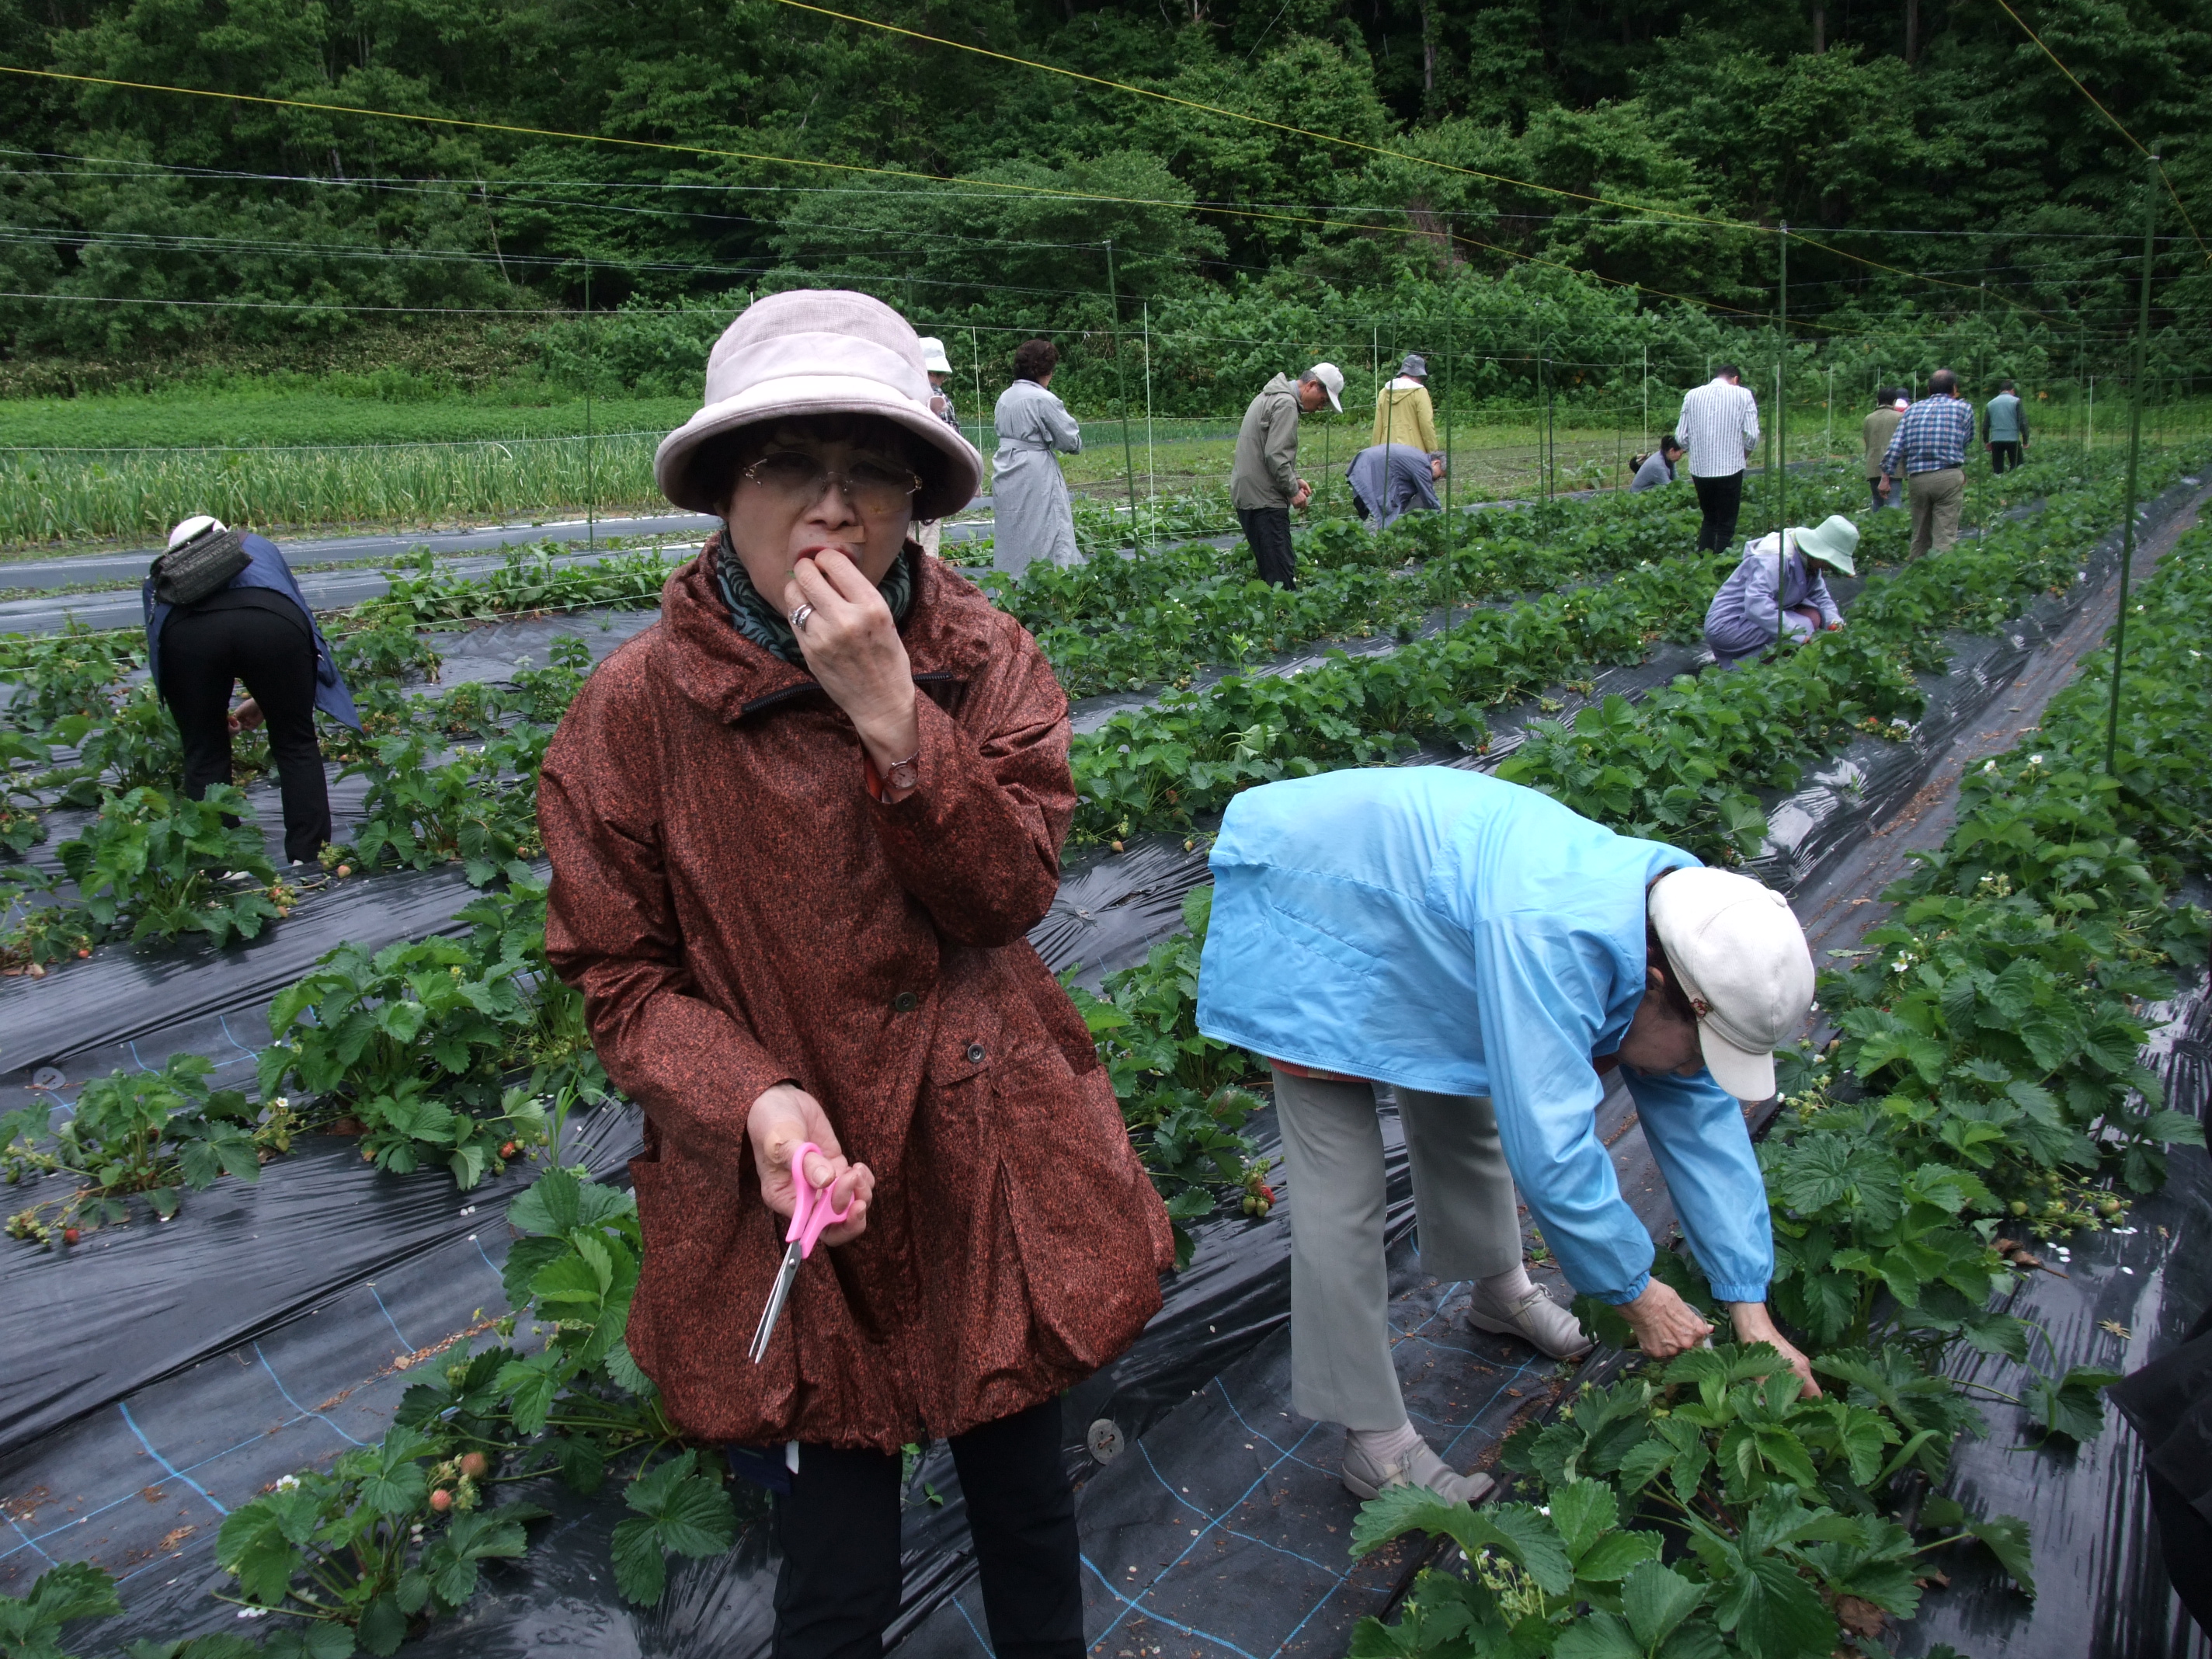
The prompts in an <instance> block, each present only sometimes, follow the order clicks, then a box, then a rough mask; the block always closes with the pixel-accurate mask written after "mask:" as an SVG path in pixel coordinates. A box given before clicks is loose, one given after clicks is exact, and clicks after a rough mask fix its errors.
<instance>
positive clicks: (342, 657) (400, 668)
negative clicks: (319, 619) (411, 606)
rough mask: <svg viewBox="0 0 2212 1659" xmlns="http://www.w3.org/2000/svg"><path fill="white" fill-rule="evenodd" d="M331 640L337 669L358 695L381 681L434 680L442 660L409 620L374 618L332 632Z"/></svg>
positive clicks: (435, 648) (393, 682)
mask: <svg viewBox="0 0 2212 1659" xmlns="http://www.w3.org/2000/svg"><path fill="white" fill-rule="evenodd" d="M330 641H331V656H332V657H333V658H334V659H336V660H337V666H338V672H339V673H340V674H342V675H343V676H344V677H345V682H346V684H347V686H348V687H349V688H350V689H351V690H353V691H354V693H355V694H356V696H358V695H359V694H360V692H361V691H362V688H363V687H365V686H367V685H369V684H374V683H376V682H379V681H382V682H388V683H391V684H398V683H399V682H400V681H403V680H409V679H424V680H435V679H436V678H438V667H439V665H440V663H441V660H442V659H441V658H440V656H439V655H438V651H437V647H435V646H433V645H432V644H431V643H430V642H429V641H428V640H426V639H424V638H423V637H422V635H421V634H420V633H418V632H417V631H416V629H415V627H414V625H413V624H412V623H406V622H398V621H375V622H372V623H369V624H368V626H366V627H357V628H349V629H340V630H338V631H337V632H335V633H332V634H331V635H330Z"/></svg>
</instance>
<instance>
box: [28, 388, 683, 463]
mask: <svg viewBox="0 0 2212 1659" xmlns="http://www.w3.org/2000/svg"><path fill="white" fill-rule="evenodd" d="M697 407H698V404H696V403H695V402H693V401H691V400H690V399H689V398H617V399H611V400H605V401H599V400H594V402H593V404H592V428H593V429H594V430H596V431H599V432H646V431H650V432H653V433H654V434H655V435H659V434H660V433H663V432H665V431H667V430H668V429H669V428H671V427H673V426H677V425H679V424H681V423H682V422H683V421H684V419H685V417H686V416H689V415H690V413H691V412H692V411H693V410H696V408H697ZM583 429H584V400H583V399H582V398H564V399H562V400H560V401H557V402H531V401H527V400H526V399H525V398H522V397H520V396H514V397H497V396H490V395H484V396H477V397H466V396H455V397H447V398H425V399H422V400H420V401H412V400H407V401H395V400H388V399H385V398H354V397H340V396H334V395H331V394H329V393H323V392H161V393H158V394H155V395H153V396H149V397H134V398H8V399H0V447H7V448H17V447H55V448H106V447H118V448H126V449H128V448H139V447H151V448H169V447H193V446H202V445H213V446H226V445H236V444H255V445H263V444H266V445H298V444H331V445H337V444H392V443H453V442H459V441H469V440H482V439H487V438H489V439H498V438H550V437H567V436H568V435H571V434H575V433H580V432H582V431H583Z"/></svg>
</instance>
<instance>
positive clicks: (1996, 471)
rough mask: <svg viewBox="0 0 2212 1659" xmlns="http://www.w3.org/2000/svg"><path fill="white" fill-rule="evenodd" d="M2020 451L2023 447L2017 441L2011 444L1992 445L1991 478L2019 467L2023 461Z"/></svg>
mask: <svg viewBox="0 0 2212 1659" xmlns="http://www.w3.org/2000/svg"><path fill="white" fill-rule="evenodd" d="M2020 451H2021V445H2020V442H2019V441H2018V440H2016V439H2015V441H2012V442H2010V443H1997V444H1991V445H1990V477H1998V476H1999V475H2001V474H2002V473H2004V472H2007V471H2010V470H2011V469H2012V468H2014V467H2015V466H2018V465H2020V464H2021V453H2020Z"/></svg>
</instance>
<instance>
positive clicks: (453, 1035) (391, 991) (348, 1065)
mask: <svg viewBox="0 0 2212 1659" xmlns="http://www.w3.org/2000/svg"><path fill="white" fill-rule="evenodd" d="M459 920H460V921H465V922H468V923H469V924H471V931H470V933H469V935H468V937H467V938H465V939H424V940H421V941H419V942H416V943H405V942H403V943H400V944H397V945H387V946H386V947H385V948H384V949H383V950H381V951H376V952H375V953H374V954H371V953H370V952H368V951H365V950H363V949H362V947H361V946H360V945H339V946H338V947H337V949H336V950H334V951H330V952H329V953H328V954H326V955H325V956H324V957H322V958H321V959H320V960H319V962H318V963H317V965H316V968H315V970H314V971H313V973H310V974H309V975H307V977H306V978H304V979H302V980H301V981H298V982H297V983H296V984H294V985H292V986H290V987H288V988H287V989H286V990H284V991H283V993H281V994H279V995H278V996H277V998H276V1001H275V1003H274V1004H272V1005H271V1006H270V1012H269V1029H270V1039H271V1040H270V1045H269V1047H267V1048H264V1049H263V1050H262V1051H261V1054H260V1059H259V1067H260V1087H261V1092H262V1093H263V1095H264V1097H267V1096H270V1095H273V1094H275V1093H276V1091H279V1090H283V1091H296V1092H298V1093H301V1094H307V1095H313V1096H317V1097H320V1098H321V1100H322V1102H323V1104H324V1107H325V1109H327V1110H328V1111H329V1112H330V1113H331V1115H333V1116H335V1115H340V1114H343V1115H346V1116H349V1117H352V1118H354V1119H356V1121H359V1122H360V1123H361V1124H362V1125H363V1126H364V1128H365V1131H366V1133H365V1134H364V1136H363V1139H362V1156H363V1157H364V1158H368V1159H370V1160H372V1161H374V1163H375V1164H377V1165H378V1167H379V1168H380V1169H384V1170H391V1171H392V1172H394V1173H398V1174H404V1173H406V1172H408V1171H410V1170H415V1169H418V1168H420V1167H422V1165H423V1164H427V1163H430V1162H438V1163H442V1164H445V1165H446V1166H447V1168H448V1169H449V1170H452V1171H453V1179H454V1181H455V1182H456V1183H457V1184H459V1186H461V1187H463V1188H468V1187H473V1186H475V1185H476V1184H477V1182H478V1181H480V1180H482V1179H483V1176H484V1175H485V1174H486V1172H487V1171H496V1170H503V1169H505V1168H506V1167H507V1163H508V1162H509V1161H510V1158H509V1156H508V1155H507V1153H506V1152H503V1151H502V1150H501V1149H502V1148H503V1147H505V1146H507V1145H508V1144H509V1143H510V1142H512V1143H518V1144H519V1145H520V1146H538V1145H541V1144H543V1143H544V1140H545V1138H546V1131H545V1122H544V1112H543V1109H541V1108H540V1107H539V1106H538V1097H540V1096H541V1095H543V1094H545V1093H549V1092H555V1091H559V1090H561V1089H562V1088H575V1089H580V1090H581V1091H584V1092H585V1093H586V1094H587V1095H589V1096H590V1097H593V1098H596V1097H598V1096H599V1093H600V1092H601V1091H602V1088H603V1085H604V1077H605V1074H604V1073H601V1072H600V1071H599V1063H598V1060H597V1058H596V1057H595V1056H594V1055H593V1054H592V1052H591V1048H590V1042H589V1037H588V1034H587V1033H586V1030H585V1028H584V1021H583V1000H582V998H581V997H580V995H579V994H577V993H576V992H575V991H574V990H572V989H570V988H569V987H568V986H567V985H564V984H563V983H562V981H560V980H559V979H558V978H557V977H556V975H554V974H553V973H552V972H551V970H550V968H549V967H548V965H547V963H546V960H545V898H544V887H543V885H542V884H538V883H536V882H535V881H533V880H532V879H530V878H529V875H528V872H527V871H518V872H514V885H513V888H512V889H511V890H509V891H507V892H505V893H499V894H490V895H487V896H484V897H483V898H480V899H478V900H477V901H475V902H472V903H471V904H470V905H469V906H468V907H467V908H465V909H464V910H462V911H461V912H460V915H459ZM523 1074H527V1076H528V1079H529V1081H528V1084H527V1086H520V1085H516V1084H515V1083H514V1082H513V1080H512V1079H514V1078H516V1077H517V1076H520V1075H523Z"/></svg>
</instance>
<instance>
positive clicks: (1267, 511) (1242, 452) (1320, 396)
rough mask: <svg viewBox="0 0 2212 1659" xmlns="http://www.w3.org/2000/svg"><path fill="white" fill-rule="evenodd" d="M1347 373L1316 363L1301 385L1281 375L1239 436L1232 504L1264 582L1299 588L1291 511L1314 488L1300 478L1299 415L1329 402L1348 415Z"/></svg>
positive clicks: (1249, 411) (1250, 410)
mask: <svg viewBox="0 0 2212 1659" xmlns="http://www.w3.org/2000/svg"><path fill="white" fill-rule="evenodd" d="M1343 390H1344V371H1343V370H1342V369H1340V368H1338V367H1337V366H1336V365H1335V364H1334V363H1316V364H1315V365H1314V366H1313V367H1312V368H1310V369H1308V370H1307V371H1306V372H1305V373H1304V374H1301V375H1299V376H1298V378H1297V380H1291V377H1290V376H1289V375H1287V374H1278V375H1277V376H1275V378H1274V379H1273V380H1270V381H1268V382H1267V385H1266V386H1262V387H1261V388H1260V395H1259V396H1258V397H1256V398H1253V399H1252V402H1251V404H1250V405H1249V407H1247V408H1246V410H1244V424H1243V426H1242V427H1240V428H1238V429H1237V459H1236V462H1235V464H1234V465H1231V468H1230V470H1229V502H1230V505H1231V506H1232V507H1235V508H1236V509H1237V523H1238V524H1240V525H1242V526H1243V527H1244V539H1245V541H1246V542H1247V543H1249V544H1250V546H1251V549H1252V560H1253V562H1254V563H1255V565H1257V566H1258V567H1259V571H1260V580H1262V581H1266V582H1272V583H1273V584H1274V585H1275V586H1277V587H1295V586H1297V561H1296V558H1295V556H1293V555H1292V554H1291V508H1292V507H1304V505H1305V504H1306V501H1307V500H1308V499H1309V498H1310V496H1311V495H1313V486H1312V485H1311V484H1310V483H1307V482H1306V481H1305V480H1304V478H1301V477H1298V416H1300V415H1302V414H1311V413H1313V412H1314V411H1315V410H1318V409H1319V408H1320V407H1321V406H1322V404H1324V403H1326V404H1328V406H1329V407H1330V408H1332V409H1334V410H1335V411H1336V412H1337V413H1338V414H1340V415H1341V414H1342V413H1343V412H1344V400H1343V398H1341V397H1340V396H1339V394H1340V392H1343Z"/></svg>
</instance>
